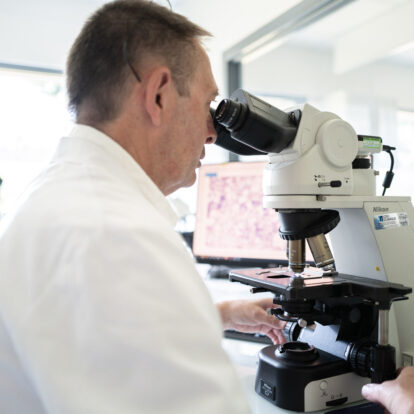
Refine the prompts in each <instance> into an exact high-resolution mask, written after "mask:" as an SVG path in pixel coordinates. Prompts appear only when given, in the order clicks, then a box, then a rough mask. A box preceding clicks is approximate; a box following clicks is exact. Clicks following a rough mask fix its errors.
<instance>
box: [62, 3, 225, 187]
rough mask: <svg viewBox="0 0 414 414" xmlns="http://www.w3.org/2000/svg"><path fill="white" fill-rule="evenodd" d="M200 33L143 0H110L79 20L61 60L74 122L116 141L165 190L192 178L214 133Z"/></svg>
mask: <svg viewBox="0 0 414 414" xmlns="http://www.w3.org/2000/svg"><path fill="white" fill-rule="evenodd" d="M204 36H209V33H208V32H206V31H205V30H204V29H202V28H200V27H199V26H197V25H195V24H193V23H191V22H190V21H188V20H187V19H186V18H185V17H183V16H181V15H178V14H175V13H173V12H171V11H170V10H168V9H166V8H164V7H161V6H159V5H157V4H154V3H151V2H149V1H148V0H118V1H114V2H111V3H108V4H106V5H104V6H103V7H102V8H100V9H99V10H98V11H97V12H96V13H95V14H94V15H93V16H92V17H91V18H90V19H89V20H88V21H87V22H86V24H85V26H84V27H83V29H82V31H81V33H80V34H79V36H78V38H77V39H76V41H75V43H74V45H73V46H72V49H71V52H70V55H69V58H68V62H67V88H68V95H69V106H70V108H71V109H72V111H73V112H74V113H75V115H76V119H77V122H79V123H83V124H87V125H91V126H94V127H96V128H98V129H100V130H102V131H103V132H105V133H107V134H108V135H109V136H111V137H112V138H113V139H115V140H116V141H117V142H118V143H120V145H122V146H123V147H124V148H125V149H126V150H127V151H128V152H129V153H130V154H131V155H132V156H133V157H134V158H135V159H136V161H137V162H138V163H139V164H140V165H141V167H143V168H144V170H145V171H146V172H147V174H148V175H149V176H150V177H151V178H152V179H153V181H154V182H155V183H156V184H157V185H158V186H159V187H160V189H161V190H162V191H163V192H164V193H166V194H167V193H169V192H171V191H174V190H175V189H177V188H179V187H180V186H183V185H191V184H192V183H193V182H194V179H195V173H194V168H195V167H194V164H195V163H196V164H197V163H198V161H199V159H200V157H202V156H203V154H204V144H205V143H209V142H214V140H215V131H214V128H213V126H212V120H211V117H210V115H209V103H210V101H211V100H212V99H214V95H216V94H217V87H216V85H215V82H214V78H213V76H212V74H211V68H210V63H209V60H208V57H207V55H206V53H205V51H204V50H203V48H202V47H201V45H200V40H201V38H202V37H204ZM134 72H135V73H134ZM195 158H196V161H194V159H195Z"/></svg>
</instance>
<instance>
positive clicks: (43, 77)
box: [0, 0, 414, 215]
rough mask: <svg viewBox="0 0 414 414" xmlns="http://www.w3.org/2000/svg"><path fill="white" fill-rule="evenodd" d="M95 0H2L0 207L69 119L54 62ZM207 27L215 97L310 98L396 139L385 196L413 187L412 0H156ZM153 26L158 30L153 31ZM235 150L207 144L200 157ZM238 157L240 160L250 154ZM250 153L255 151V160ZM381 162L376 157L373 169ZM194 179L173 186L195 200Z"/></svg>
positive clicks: (189, 201)
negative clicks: (238, 92) (244, 93)
mask: <svg viewBox="0 0 414 414" xmlns="http://www.w3.org/2000/svg"><path fill="white" fill-rule="evenodd" d="M105 2H106V1H104V0H38V1H36V2H34V1H33V0H13V1H12V0H0V177H1V178H2V179H3V183H2V186H1V203H0V213H1V214H4V213H5V212H7V210H8V209H9V208H10V207H11V206H12V205H13V202H14V200H15V199H16V198H17V197H18V195H19V194H20V193H21V192H22V191H23V189H24V187H25V186H26V185H27V184H28V182H30V180H31V179H32V178H33V177H34V175H35V174H37V173H38V172H39V171H40V170H41V168H42V167H43V166H44V165H45V163H47V161H48V160H49V158H50V157H51V155H52V153H53V151H54V148H55V146H56V144H57V141H58V139H59V138H60V136H62V135H63V134H65V133H66V132H68V130H69V129H70V127H71V123H72V120H71V118H70V115H69V113H68V111H67V108H66V96H65V79H64V76H65V75H64V67H65V60H66V56H67V53H68V51H69V48H70V46H71V44H72V42H73V40H74V39H75V37H76V35H77V33H78V32H79V31H80V29H81V27H82V24H83V23H84V21H85V20H86V19H87V17H88V16H89V15H90V14H91V13H92V12H93V11H95V10H96V9H97V8H98V7H99V6H101V5H102V4H104V3H105ZM157 3H159V4H161V5H163V6H166V7H169V4H168V3H170V4H171V7H172V9H173V10H174V11H175V12H177V13H181V14H183V15H185V16H187V17H188V18H189V19H191V20H192V21H194V22H196V23H198V24H200V25H201V26H203V27H204V28H206V29H207V30H209V31H210V32H211V33H212V34H213V36H214V37H213V38H212V39H210V40H208V41H207V42H206V44H205V46H206V48H207V51H208V54H209V56H210V59H211V62H212V67H213V73H214V75H215V77H216V81H217V84H218V86H219V89H220V97H219V98H218V100H220V99H221V98H223V97H227V96H228V95H229V94H230V93H231V92H232V91H233V90H234V89H236V88H237V87H242V88H244V89H247V90H248V91H249V92H251V93H253V94H255V95H257V96H260V97H262V98H263V99H264V100H267V101H268V102H270V103H272V104H273V105H275V106H277V107H279V108H281V109H285V108H288V107H291V106H294V105H297V104H300V103H303V102H309V103H311V104H312V105H314V106H316V107H317V108H318V109H322V110H327V111H332V112H335V113H337V114H338V115H339V116H340V117H342V118H344V119H345V120H347V121H348V122H350V123H351V124H352V125H353V127H354V128H355V130H356V131H357V133H359V134H367V135H379V136H381V137H382V138H383V141H384V143H386V144H388V145H392V146H395V147H397V151H395V167H394V170H395V178H394V181H393V185H392V187H391V188H390V189H389V190H388V192H387V195H411V196H414V149H413V148H414V145H413V144H414V25H413V24H412V16H414V2H413V1H411V0H256V1H250V0H220V1H219V0H209V1H201V0H170V2H168V1H162V0H159V1H157ZM160 35H162V34H160ZM229 160H232V161H235V160H239V159H238V158H236V157H234V156H232V155H231V154H229V153H228V152H226V151H225V150H222V149H220V148H218V147H214V146H209V147H208V148H207V156H206V159H205V160H204V162H205V163H221V162H226V161H229ZM249 160H252V161H253V158H252V159H247V158H246V157H244V158H242V159H240V161H249ZM254 160H255V161H257V157H256V158H255V159H254ZM388 167H389V159H388V157H387V156H386V155H385V154H384V155H380V156H379V157H378V158H377V162H376V164H375V168H376V169H378V170H380V172H381V176H380V179H379V182H378V186H379V187H380V186H381V183H382V178H383V174H384V172H385V170H386V169H388ZM196 192H197V187H196V185H195V186H193V187H191V188H188V189H183V190H179V191H177V192H176V193H174V194H173V195H172V196H171V199H173V200H174V202H175V204H176V206H179V208H181V209H182V214H183V215H185V214H188V213H193V212H194V211H195V209H196Z"/></svg>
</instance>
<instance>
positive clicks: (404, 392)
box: [362, 367, 414, 414]
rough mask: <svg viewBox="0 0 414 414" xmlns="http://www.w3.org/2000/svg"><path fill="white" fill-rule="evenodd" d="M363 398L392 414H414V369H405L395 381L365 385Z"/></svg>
mask: <svg viewBox="0 0 414 414" xmlns="http://www.w3.org/2000/svg"><path fill="white" fill-rule="evenodd" d="M362 396H363V397H364V398H366V399H367V400H370V401H372V402H376V403H379V404H381V405H383V406H384V407H385V408H386V410H388V412H389V413H391V414H414V367H406V368H403V370H402V371H401V373H400V375H399V376H398V377H397V378H396V379H395V380H392V381H385V382H383V383H382V384H367V385H364V387H363V388H362Z"/></svg>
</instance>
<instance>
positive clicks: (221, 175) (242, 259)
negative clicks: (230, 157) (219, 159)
mask: <svg viewBox="0 0 414 414" xmlns="http://www.w3.org/2000/svg"><path fill="white" fill-rule="evenodd" d="M265 165H266V163H265V162H234V163H227V164H210V165H203V166H202V167H200V170H199V177H198V199H197V213H196V225H195V231H194V240H193V253H194V255H195V257H196V259H197V261H198V262H201V263H210V264H226V265H229V266H232V265H234V266H273V265H279V264H282V265H287V263H288V261H287V257H286V241H285V240H282V239H281V238H280V236H279V219H278V214H277V213H276V212H275V211H274V210H273V209H270V208H264V207H263V205H262V202H263V192H262V176H263V169H264V167H265ZM307 258H308V255H307Z"/></svg>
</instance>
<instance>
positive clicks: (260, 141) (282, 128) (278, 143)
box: [210, 89, 300, 155]
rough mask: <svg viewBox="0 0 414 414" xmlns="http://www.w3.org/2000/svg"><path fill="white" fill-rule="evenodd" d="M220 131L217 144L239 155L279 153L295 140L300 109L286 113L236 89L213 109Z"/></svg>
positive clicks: (213, 115) (211, 110) (216, 124)
mask: <svg viewBox="0 0 414 414" xmlns="http://www.w3.org/2000/svg"><path fill="white" fill-rule="evenodd" d="M210 112H211V114H212V117H213V120H214V126H215V128H216V131H217V141H216V144H217V145H219V146H221V147H223V148H225V149H228V150H229V151H232V152H235V153H236V154H240V155H257V154H267V153H278V152H280V151H282V150H284V149H285V148H286V147H288V146H289V144H290V143H291V142H292V141H293V139H294V138H295V136H296V132H297V129H298V126H299V122H300V111H293V112H290V113H286V112H284V111H281V110H280V109H278V108H276V107H274V106H272V105H270V104H268V103H267V102H264V101H262V100H261V99H259V98H257V97H256V96H253V95H251V94H249V93H248V92H246V91H245V90H243V89H237V90H236V91H234V92H233V94H232V95H231V97H230V99H223V100H222V101H221V102H220V103H219V105H218V107H217V109H216V110H214V109H210Z"/></svg>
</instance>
